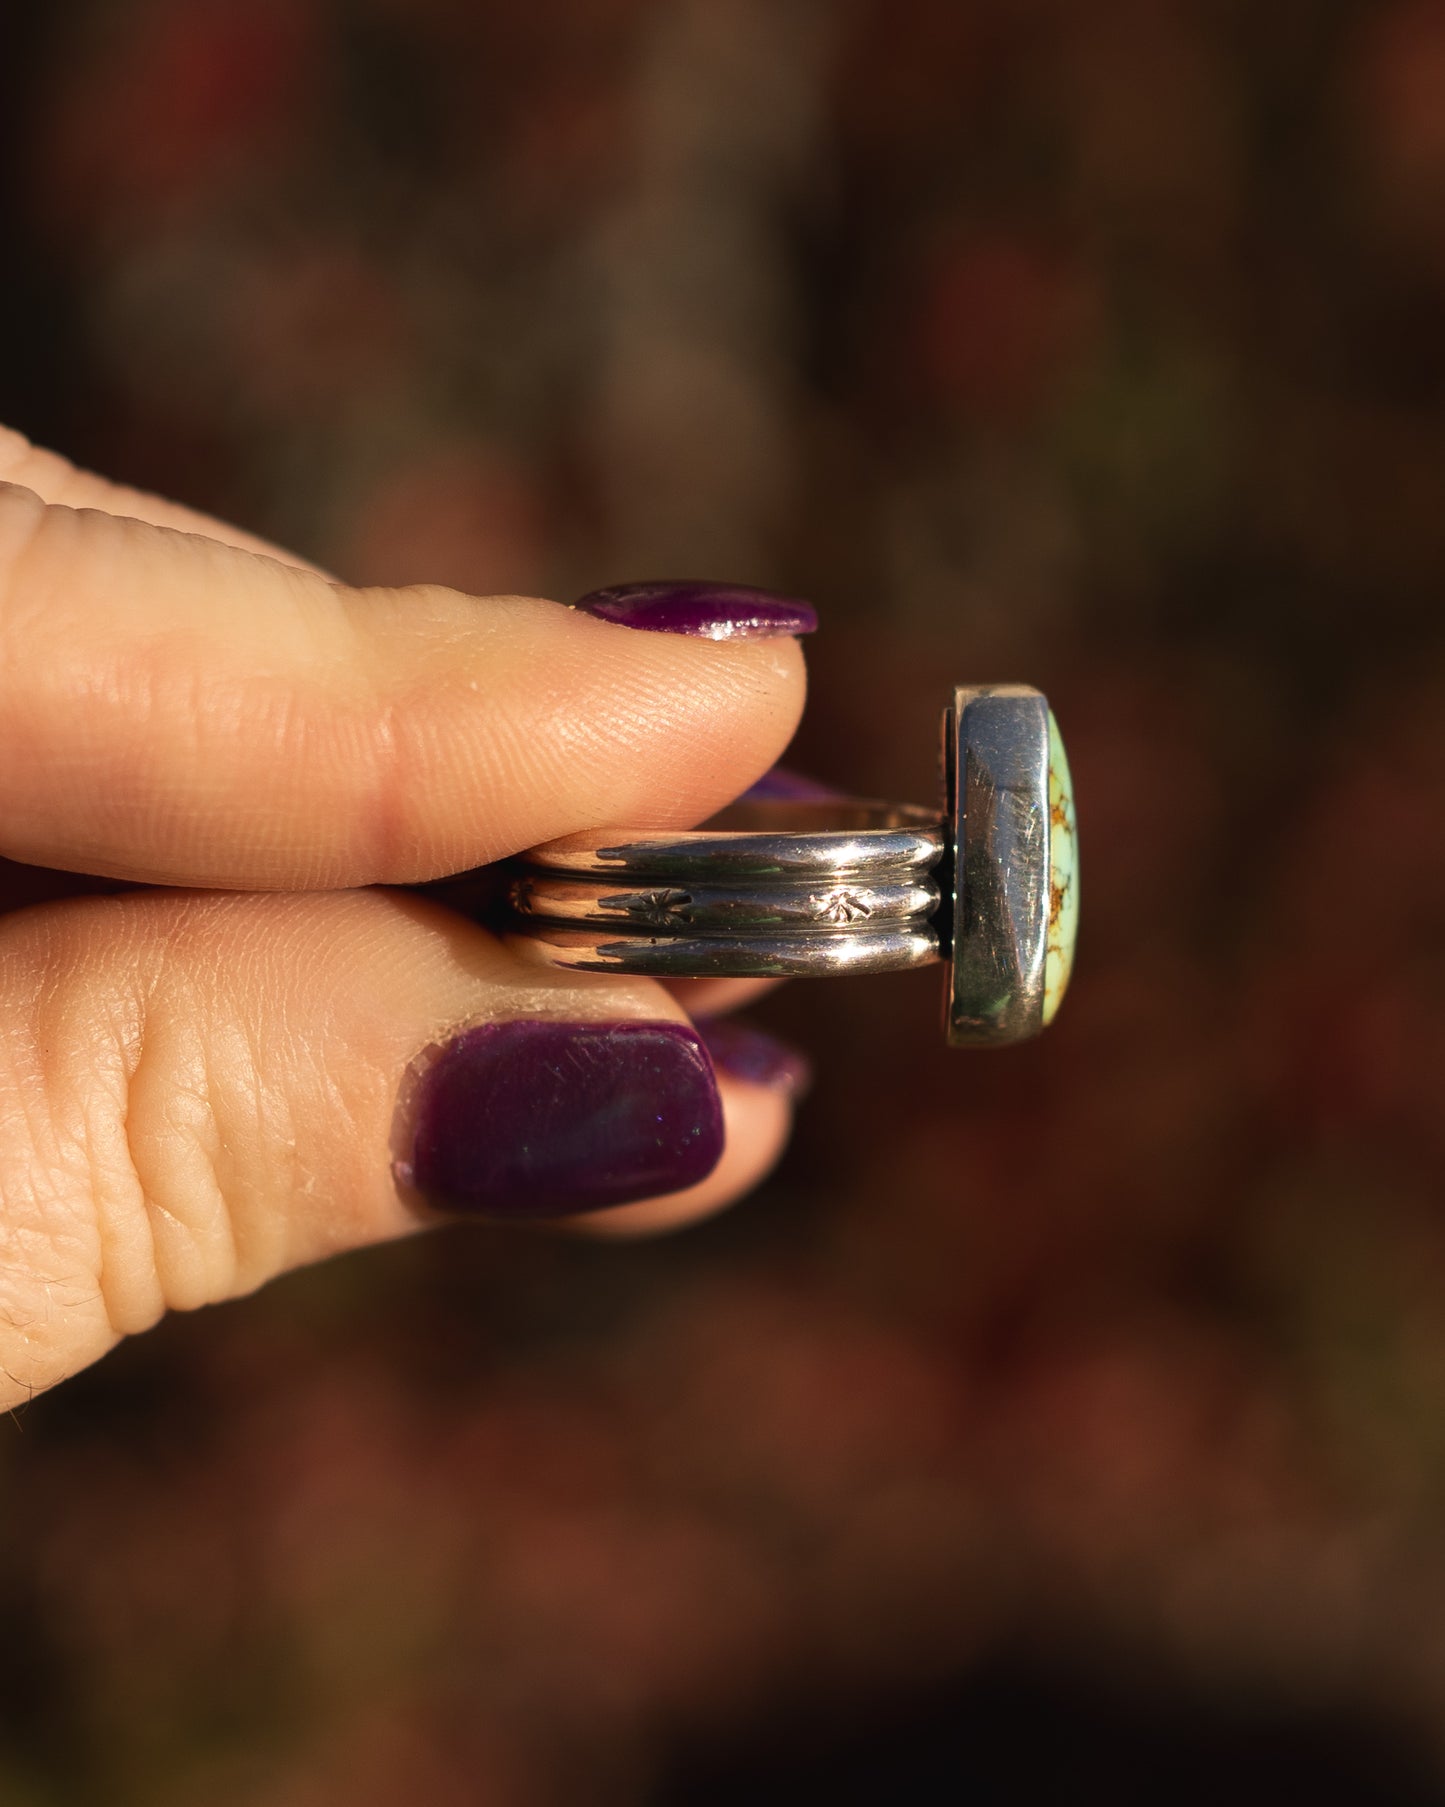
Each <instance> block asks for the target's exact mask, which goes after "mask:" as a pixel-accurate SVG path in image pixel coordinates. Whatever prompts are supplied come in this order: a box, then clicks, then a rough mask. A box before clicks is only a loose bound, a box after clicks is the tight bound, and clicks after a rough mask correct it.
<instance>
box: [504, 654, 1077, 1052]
mask: <svg viewBox="0 0 1445 1807" xmlns="http://www.w3.org/2000/svg"><path fill="white" fill-rule="evenodd" d="M942 765H943V793H944V795H943V805H942V808H941V809H933V810H929V809H926V808H922V807H920V806H918V805H915V804H894V803H880V802H870V801H865V800H857V799H844V800H841V801H839V802H836V803H835V802H822V803H814V802H806V803H804V802H798V803H793V802H774V801H761V800H759V801H745V802H741V803H738V804H734V805H733V806H732V807H731V808H729V809H727V810H725V811H723V812H722V813H721V814H720V815H718V816H716V817H714V818H713V820H712V821H711V822H709V823H707V824H705V825H704V826H703V827H702V828H700V829H693V830H688V831H685V832H676V833H656V832H634V831H627V830H612V831H610V832H609V833H606V834H580V835H569V836H567V837H566V838H565V839H562V840H557V841H551V842H548V843H547V844H546V845H545V846H542V847H534V848H532V849H531V850H530V851H529V852H528V853H526V854H525V855H523V856H522V859H521V860H520V861H518V862H517V863H516V868H515V870H514V873H513V875H512V877H511V880H510V884H509V892H508V896H509V903H510V908H511V911H512V916H511V922H510V927H511V932H512V938H513V940H514V943H515V945H516V946H517V948H518V949H519V951H523V952H526V953H528V954H530V955H531V957H533V958H535V959H539V960H542V961H545V962H546V963H547V964H549V965H553V966H560V967H565V968H568V969H571V970H574V971H581V972H614V973H637V974H645V975H647V976H650V977H654V978H696V977H728V976H731V977H745V978H755V977H776V978H796V977H828V976H833V975H839V974H843V973H862V972H890V971H898V970H901V969H903V968H907V967H913V966H920V965H925V964H927V963H928V962H930V961H935V960H939V959H942V960H944V961H945V962H946V963H947V967H948V980H947V985H946V989H945V1013H944V1016H945V1022H944V1027H945V1033H946V1035H947V1038H948V1040H949V1042H950V1043H951V1044H953V1045H955V1046H963V1045H985V1044H991V1043H999V1042H1007V1041H1018V1040H1021V1039H1023V1038H1024V1037H1026V1036H1030V1035H1034V1034H1037V1033H1038V1031H1039V1030H1040V1029H1041V1028H1043V1027H1044V1026H1045V1024H1047V1023H1048V1022H1049V1021H1050V1020H1051V1019H1052V1017H1053V1014H1054V1011H1055V1010H1056V1009H1057V1008H1058V1004H1059V1000H1060V999H1061V998H1062V996H1063V991H1064V987H1065V986H1066V985H1067V982H1068V977H1069V968H1070V965H1071V962H1072V955H1073V938H1074V926H1075V923H1076V920H1077V900H1078V880H1077V860H1076V851H1075V841H1076V834H1075V828H1074V805H1073V792H1072V786H1071V783H1070V780H1069V770H1068V762H1067V759H1066V757H1065V755H1064V751H1063V743H1062V741H1061V740H1060V738H1059V734H1058V729H1057V726H1056V725H1055V723H1054V720H1053V716H1052V713H1051V712H1050V710H1049V707H1048V704H1047V702H1046V700H1045V698H1044V697H1043V696H1042V695H1041V694H1040V692H1038V691H1037V690H1033V689H1030V688H1029V687H1027V686H1025V685H1018V684H1005V685H962V686H959V687H958V688H957V689H956V690H955V691H954V694H953V700H952V702H951V704H950V705H949V707H948V709H947V710H946V711H945V712H944V718H943V761H942Z"/></svg>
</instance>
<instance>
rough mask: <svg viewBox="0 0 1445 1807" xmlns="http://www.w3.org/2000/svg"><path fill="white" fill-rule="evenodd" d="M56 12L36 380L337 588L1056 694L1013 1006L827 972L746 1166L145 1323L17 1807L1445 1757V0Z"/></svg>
mask: <svg viewBox="0 0 1445 1807" xmlns="http://www.w3.org/2000/svg"><path fill="white" fill-rule="evenodd" d="M14 14H15V16H14V17H13V18H7V19H6V21H5V26H4V39H3V42H0V81H3V86H4V90H5V92H4V105H3V108H0V130H3V132H4V134H5V136H6V139H7V141H8V142H7V143H6V145H5V155H4V161H3V165H0V179H3V183H4V195H3V207H4V210H5V216H6V223H5V240H4V248H3V250H0V304H3V307H4V309H5V318H4V323H3V325H4V335H5V336H4V345H5V356H4V359H3V368H0V415H3V416H4V417H6V418H8V419H9V421H10V422H11V424H13V425H15V426H18V427H20V428H21V429H23V430H25V431H27V432H29V433H30V434H31V435H32V436H33V437H35V438H37V439H40V440H42V441H44V442H47V443H51V444H54V445H56V446H57V447H58V448H59V449H62V450H64V451H66V452H67V453H69V454H70V455H72V456H74V457H76V458H77V459H79V460H81V461H82V462H85V463H87V464H90V465H93V466H95V467H97V468H99V469H102V470H105V471H107V472H109V473H111V474H113V475H116V476H118V477H122V478H125V479H127V480H129V481H132V482H137V483H141V484H144V485H147V486H149V487H153V488H157V489H160V490H163V491H165V492H168V493H170V494H172V495H175V496H177V497H180V498H182V499H183V500H185V501H188V502H192V503H195V504H198V505H200V506H203V507H206V508H210V509H213V510H216V511H218V512H220V513H222V514H225V515H227V516H230V517H232V518H234V519H236V520H238V521H242V522H244V523H245V524H246V525H247V526H249V527H252V528H255V529H258V530H260V531H262V532H264V533H268V534H270V535H272V536H274V537H276V538H279V539H283V540H285V541H288V542H290V543H291V544H292V545H294V546H295V547H297V548H298V549H299V550H300V551H302V552H305V553H307V554H309V555H311V556H312V557H314V558H317V559H319V560H320V561H322V562H323V563H325V564H327V565H328V566H330V567H332V568H334V569H336V570H337V571H339V572H341V573H343V574H344V575H346V576H348V577H351V578H354V579H356V580H358V581H360V580H374V581H405V580H410V579H437V580H442V581H446V582H449V583H454V584H458V585H462V586H465V587H467V588H469V589H472V590H475V591H479V592H489V591H497V590H504V589H520V590H526V591H534V592H538V593H542V594H550V595H557V596H562V597H569V596H572V595H576V594H577V593H579V592H580V591H582V590H585V589H588V588H591V587H593V586H594V585H596V584H600V583H604V582H609V581H618V580H624V579H628V578H632V577H638V576H649V575H658V574H668V573H696V574H706V575H716V576H720V577H727V578H734V579H741V580H747V581H754V582H760V583H766V584H770V585H773V586H775V587H779V588H783V589H785V590H787V591H790V592H794V593H799V594H803V595H807V596H810V597H812V598H814V599H815V600H816V602H817V604H818V606H819V609H820V612H821V614H822V617H823V622H824V626H823V628H822V631H821V632H820V633H819V634H818V636H817V638H816V641H815V642H814V644H813V647H812V649H811V652H812V668H813V673H814V689H813V699H812V702H811V705H810V709H809V713H808V717H807V721H806V723H805V726H804V729H803V732H802V735H801V738H800V741H799V744H798V747H797V749H796V755H795V760H796V763H798V764H800V765H802V766H804V767H805V768H807V769H809V770H811V771H813V772H815V773H816V774H818V775H819V776H820V777H823V778H826V779H828V780H831V781H833V782H836V783H839V784H842V785H844V786H846V787H849V788H857V789H862V790H866V791H870V792H875V793H877V792H882V793H884V794H895V795H900V796H905V797H908V796H919V797H926V796H927V795H928V793H929V791H930V789H931V786H932V783H933V761H934V741H935V735H936V722H937V715H938V711H939V708H940V706H941V703H942V701H943V699H944V696H945V694H946V692H947V689H948V687H949V685H950V684H951V683H952V682H954V681H955V680H959V679H985V678H992V677H1003V678H1021V679H1025V680H1027V681H1030V682H1034V683H1037V684H1039V685H1041V686H1042V687H1044V688H1045V689H1047V691H1048V692H1049V694H1050V697H1051V698H1052V700H1053V702H1054V704H1055V706H1056V709H1057V711H1058V714H1059V716H1060V719H1061V721H1062V724H1063V727H1064V730H1065V733H1066V735H1067V737H1068V740H1069V745H1070V748H1071V751H1072V755H1073V762H1074V771H1075V776H1076V780H1077V786H1078V793H1079V817H1080V824H1081V836H1082V847H1083V934H1082V940H1081V948H1080V957H1079V965H1078V969H1077V973H1076V977H1075V982H1074V989H1073V993H1072V995H1071V997H1070V999H1069V1002H1068V1005H1067V1007H1066V1009H1065V1011H1064V1012H1063V1014H1062V1016H1061V1018H1060V1020H1059V1022H1058V1024H1057V1025H1056V1026H1055V1028H1054V1029H1052V1030H1051V1031H1050V1033H1049V1034H1048V1035H1047V1036H1046V1037H1045V1038H1044V1039H1043V1040H1042V1041H1041V1042H1039V1043H1037V1044H1034V1045H1031V1046H1029V1047H1027V1048H1025V1049H1022V1050H1019V1051H1015V1052H1008V1053H1000V1054H997V1055H993V1056H988V1057H970V1056H966V1055H960V1054H950V1053H947V1052H945V1051H944V1050H943V1049H942V1048H941V1046H940V1045H939V1040H938V1036H937V1033H936V1012H937V1008H938V1002H937V996H936V987H937V978H936V975H927V974H923V975H917V976H915V977H913V978H899V979H872V980H858V981H854V982H850V983H846V984H845V983H838V984H833V985H821V986H817V987H813V988H808V987H796V988H794V989H793V990H792V991H790V992H788V993H786V994H783V995H782V996H780V997H779V998H778V999H777V1000H776V1001H774V1002H772V1003H770V1005H769V1006H768V1007H767V1008H766V1010H765V1011H764V1012H763V1014H764V1015H765V1016H766V1017H767V1018H768V1020H770V1021H771V1022H773V1023H774V1024H775V1025H776V1026H779V1027H781V1028H784V1029H786V1030H787V1031H788V1032H789V1033H790V1034H791V1035H792V1036H793V1037H794V1038H795V1039H797V1040H798V1041H800V1042H801V1043H803V1044H804V1045H805V1046H806V1047H807V1048H808V1049H809V1050H810V1051H811V1052H812V1054H813V1056H814V1058H815V1060H816V1062H817V1067H818V1078H817V1085H816V1089H815V1092H814V1094H813V1096H812V1098H811V1099H810V1101H809V1102H808V1104H807V1105H806V1107H805V1109H804V1111H803V1114H802V1117H801V1120H800V1124H799V1129H798V1134H797V1138H796V1143H795V1146H794V1148H793V1150H792V1152H791V1153H790V1155H789V1156H788V1158H787V1160H786V1162H785V1164H784V1166H783V1167H782V1169H781V1170H780V1171H779V1173H778V1174H777V1176H776V1177H775V1178H774V1180H773V1181H772V1182H771V1183H770V1184H769V1185H768V1186H767V1187H766V1188H765V1189H764V1190H763V1191H762V1192H761V1193H760V1194H759V1195H757V1196H756V1197H754V1198H753V1199H752V1200H750V1201H749V1202H748V1203H747V1204H745V1205H744V1206H742V1207H741V1208H740V1209H739V1210H738V1211H737V1212H735V1213H734V1214H732V1215H731V1216H730V1217H728V1218H726V1219H724V1220H720V1221H718V1222H716V1223H714V1224H712V1225H709V1226H707V1227H705V1228H702V1229H699V1230H697V1231H694V1232H692V1233H689V1234H688V1235H686V1236H683V1237H680V1238H677V1239H674V1240H671V1241H667V1242H664V1243H660V1244H657V1245H654V1246H648V1247H629V1248H607V1247H603V1248H594V1247H577V1246H572V1245H570V1244H568V1243H565V1242H559V1241H543V1240H536V1239H529V1238H527V1237H525V1236H522V1235H508V1234H503V1233H500V1232H497V1233H490V1232H489V1233H477V1232H472V1233H454V1234H452V1233H449V1234H445V1235H442V1236H438V1237H436V1238H435V1239H432V1240H429V1241H423V1242H418V1243H417V1244H415V1245H414V1246H407V1247H403V1248H391V1249H385V1250H381V1251H377V1252H375V1253H371V1254H368V1255H365V1256H359V1257H352V1258H348V1259H346V1260H343V1261H338V1262H335V1263H333V1264H331V1265H330V1266H327V1267H325V1268H323V1269H321V1270H318V1271H315V1272H311V1273H307V1274H302V1275H298V1276H295V1277H293V1278H291V1279H289V1280H287V1281H285V1282H283V1283H280V1284H277V1285H275V1286H272V1287H271V1288H269V1289H268V1290H267V1291H266V1292H265V1293H264V1294H262V1295H260V1296H258V1297H257V1298H255V1299H253V1300H249V1301H245V1302H242V1303H240V1304H237V1305H233V1306H230V1307H227V1308H224V1309H217V1310H212V1311H208V1312H206V1313H204V1314H201V1315H200V1316H197V1317H195V1318H189V1319H185V1318H176V1319H172V1320H171V1321H169V1322H168V1323H166V1324H165V1325H164V1326H162V1327H161V1328H160V1329H159V1330H158V1331H156V1332H154V1333H153V1334H151V1335H149V1336H147V1337H145V1338H143V1339H140V1340H139V1341H137V1342H135V1343H134V1344H132V1345H130V1346H128V1347H126V1348H125V1349H123V1350H122V1351H121V1352H120V1353H118V1354H117V1355H116V1356H114V1357H113V1358H111V1359H109V1360H108V1361H107V1362H105V1363H104V1364H102V1366H101V1367H99V1368H97V1369H96V1370H94V1371H93V1372H91V1373H89V1374H87V1375H86V1376H84V1377H82V1378H81V1379H79V1380H77V1381H75V1382H73V1383H72V1384H71V1385H69V1386H67V1387H65V1388H63V1389H62V1390H61V1391H59V1392H58V1393H56V1394H54V1395H53V1396H50V1397H48V1398H46V1399H45V1400H43V1401H40V1402H37V1403H36V1404H35V1405H34V1406H33V1407H32V1408H31V1409H29V1410H28V1411H26V1412H25V1413H23V1414H21V1415H20V1417H19V1418H18V1421H17V1422H16V1423H15V1424H14V1425H13V1426H11V1427H10V1429H9V1430H8V1431H7V1432H6V1433H5V1434H4V1435H3V1437H0V1514H3V1524H4V1527H5V1529H4V1535H3V1538H0V1608H3V1614H4V1624H5V1627H6V1632H5V1637H4V1640H3V1650H0V1670H3V1681H4V1688H3V1696H0V1720H3V1722H4V1726H5V1730H4V1732H3V1734H0V1798H4V1799H5V1800H15V1801H23V1802H26V1803H29V1802H31V1801H35V1802H37V1803H45V1804H46V1807H49V1804H50V1803H56V1804H67V1807H68V1804H69V1803H71V1802H76V1803H80V1802H85V1803H89V1802H93V1801H96V1800H100V1799H104V1800H105V1801H107V1802H108V1803H113V1804H115V1807H129V1804H131V1803H135V1804H136V1807H170V1804H171V1803H176V1804H180V1803H186V1804H187V1807H189V1804H191V1803H195V1802H200V1801H204V1802H205V1803H207V1807H241V1804H242V1803H246V1804H250V1803H253V1802H255V1803H262V1802H264V1803H266V1807H323V1804H325V1807H330V1804H331V1803H338V1804H339V1803H346V1807H392V1804H393V1803H395V1804H397V1807H402V1804H403V1803H405V1804H407V1807H409V1804H410V1803H412V1802H417V1801H426V1802H427V1803H429V1807H451V1804H452V1803H458V1804H461V1803H468V1804H471V1803H477V1802H483V1803H486V1804H487V1807H492V1804H496V1807H572V1804H573V1803H577V1804H580V1807H613V1804H616V1807H634V1804H639V1807H670V1804H671V1803H673V1802H686V1803H688V1807H698V1804H700V1803H701V1804H703V1807H706V1803H709V1802H712V1801H718V1802H728V1803H731V1802H733V1801H737V1800H742V1799H747V1800H758V1801H767V1800H772V1799H779V1800H781V1799H783V1798H784V1797H785V1795H786V1796H787V1797H788V1798H793V1797H795V1796H796V1795H797V1794H799V1793H801V1792H802V1791H803V1790H804V1789H805V1788H806V1787H807V1786H808V1785H809V1783H810V1782H811V1783H812V1784H815V1785H817V1784H819V1783H821V1784H822V1785H823V1786H826V1787H827V1788H828V1790H829V1793H830V1795H831V1798H832V1799H833V1800H835V1801H848V1800H863V1799H868V1800H878V1799H908V1800H913V1799H922V1798H928V1799H932V1798H935V1793H937V1794H939V1795H940V1796H941V1794H942V1792H943V1791H944V1790H947V1791H948V1792H949V1793H950V1794H952V1795H954V1796H955V1797H957V1798H966V1799H978V1800H989V1801H993V1800H999V1801H1011V1800H1024V1801H1033V1800H1036V1799H1037V1800H1050V1801H1051V1800H1062V1799H1065V1798H1068V1799H1071V1800H1086V1801H1087V1800H1092V1799H1096V1798H1097V1799H1100V1800H1103V1799H1108V1800H1109V1801H1111V1802H1130V1801H1136V1800H1137V1801H1140V1802H1145V1801H1148V1802H1157V1801H1161V1800H1168V1801H1170V1802H1171V1803H1173V1802H1188V1801H1196V1800H1197V1801H1201V1802H1203V1801H1208V1802H1214V1801H1217V1800H1220V1799H1225V1798H1230V1799H1235V1800H1241V1801H1255V1800H1259V1801H1264V1800H1270V1801H1275V1800H1279V1799H1281V1798H1301V1797H1303V1796H1305V1795H1306V1794H1308V1796H1309V1797H1310V1798H1312V1799H1314V1800H1317V1801H1319V1800H1349V1801H1354V1800H1359V1801H1371V1802H1374V1801H1391V1802H1393V1801H1404V1800H1432V1801H1433V1800H1438V1799H1441V1798H1445V1793H1442V1789H1445V1784H1442V1776H1445V1737H1442V1734H1441V1730H1440V1728H1441V1725H1442V1724H1445V1519H1442V1508H1445V1189H1442V1178H1441V1175H1442V1158H1445V1112H1442V1109H1441V1090H1442V1037H1445V1011H1442V1006H1445V954H1442V946H1445V943H1442V922H1445V915H1442V904H1445V733H1442V720H1441V705H1442V701H1445V631H1442V606H1445V413H1442V399H1445V330H1442V315H1445V308H1442V304H1445V6H1442V5H1441V4H1439V3H1438V0H1378V3H1376V4H1363V3H1360V4H1346V3H1343V0H1316V3H1312V4H1305V3H1304V0H1272V3H1271V4H1269V5H1267V6H1264V5H1258V4H1253V3H1247V0H1234V3H1230V0H1218V3H1215V4H1206V3H1204V0H1199V3H1197V4H1185V3H1183V0H1096V3H1095V4H1092V5H1087V6H1086V5H1069V4H1065V3H1064V0H970V4H968V5H961V4H958V0H853V3H850V4H839V5H817V4H807V3H804V0H798V3H796V4H792V3H790V4H788V5H781V4H777V3H776V0H712V3H708V0H678V3H672V4H667V3H663V0H554V3H553V4H549V5H537V4H533V5H522V4H517V3H516V0H507V3H505V4H486V5H479V4H476V3H475V0H407V3H405V4H403V3H402V0H357V3H355V4H350V5H346V6H343V5H340V4H338V3H329V0H84V3H81V4H71V5H68V6H66V7H57V8H53V9H51V8H42V7H31V8H28V9H25V11H24V13H23V14H22V12H21V10H20V9H18V8H17V9H14Z"/></svg>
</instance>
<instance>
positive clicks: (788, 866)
mask: <svg viewBox="0 0 1445 1807" xmlns="http://www.w3.org/2000/svg"><path fill="white" fill-rule="evenodd" d="M946 847H947V834H946V832H945V829H944V825H943V822H942V819H941V818H940V816H939V812H938V811H937V810H936V809H931V810H930V809H920V808H918V807H916V806H915V805H913V804H909V803H876V802H870V801H866V800H863V799H859V798H842V799H840V800H839V801H838V802H836V803H835V802H831V801H829V802H821V803H813V802H808V803H792V802H774V801H771V800H767V801H764V800H757V801H748V802H740V803H733V804H730V805H729V806H728V808H727V809H725V810H722V811H721V812H720V813H719V814H718V815H716V816H714V817H713V818H712V820H711V821H710V822H709V823H708V824H707V825H706V826H705V827H703V828H692V829H685V830H680V831H678V832H676V833H672V834H662V833H652V834H628V835H627V836H626V837H625V838H623V837H621V836H620V835H619V834H618V833H617V832H616V831H614V832H613V833H612V834H610V835H590V834H574V835H567V836H566V837H564V838H563V839H562V840H559V841H549V842H548V843H547V845H546V846H545V847H534V848H533V849H532V850H531V852H530V853H527V854H524V855H523V861H524V863H525V864H526V865H527V866H529V867H540V868H541V869H542V870H543V871H547V872H574V873H581V874H585V875H586V876H588V877H597V878H608V879H612V880H617V879H623V880H626V879H632V878H646V879H666V880H670V881H673V882H675V883H676V882H681V881H683V880H688V881H697V882H699V883H706V882H711V881H713V880H717V879H721V878H729V879H741V880H759V881H763V882H767V881H769V880H777V881H788V880H823V881H825V882H826V881H827V880H830V879H841V878H850V877H856V876H858V875H860V874H864V873H866V874H869V875H871V876H874V877H877V876H880V875H882V874H885V873H886V874H893V873H923V872H929V871H931V870H932V869H933V867H935V866H936V865H937V864H938V862H939V861H940V860H941V859H942V858H943V855H944V851H945V849H946Z"/></svg>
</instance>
